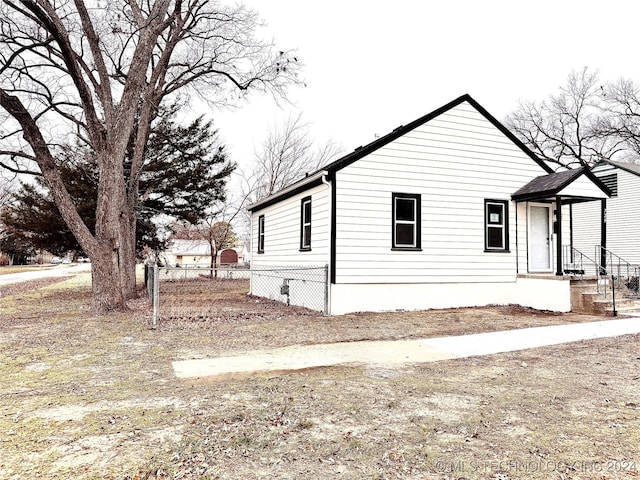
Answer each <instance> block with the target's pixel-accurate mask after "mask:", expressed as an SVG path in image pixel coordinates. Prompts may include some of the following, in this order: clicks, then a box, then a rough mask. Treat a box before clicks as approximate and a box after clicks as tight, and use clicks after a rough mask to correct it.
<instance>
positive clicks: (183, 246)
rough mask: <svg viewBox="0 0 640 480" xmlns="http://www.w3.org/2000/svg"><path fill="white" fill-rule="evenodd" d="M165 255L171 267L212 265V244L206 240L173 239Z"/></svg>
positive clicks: (206, 266) (205, 266)
mask: <svg viewBox="0 0 640 480" xmlns="http://www.w3.org/2000/svg"><path fill="white" fill-rule="evenodd" d="M164 256H165V258H166V263H167V265H168V266H170V267H204V268H208V267H210V266H211V246H210V245H209V242H207V241H206V240H182V239H175V240H172V241H171V243H170V244H169V246H168V247H167V250H166V251H165V252H164Z"/></svg>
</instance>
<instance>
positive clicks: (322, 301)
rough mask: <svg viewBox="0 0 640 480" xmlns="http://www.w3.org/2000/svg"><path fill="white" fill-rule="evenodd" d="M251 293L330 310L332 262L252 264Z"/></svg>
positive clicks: (302, 305) (300, 305) (290, 303)
mask: <svg viewBox="0 0 640 480" xmlns="http://www.w3.org/2000/svg"><path fill="white" fill-rule="evenodd" d="M249 293H251V294H252V295H256V296H258V297H265V298H270V299H272V300H278V301H280V302H284V303H286V304H287V305H297V306H299V307H306V308H310V309H311V310H319V311H321V312H323V313H327V307H328V297H329V284H328V266H327V265H320V266H305V267H255V268H252V269H251V286H250V291H249Z"/></svg>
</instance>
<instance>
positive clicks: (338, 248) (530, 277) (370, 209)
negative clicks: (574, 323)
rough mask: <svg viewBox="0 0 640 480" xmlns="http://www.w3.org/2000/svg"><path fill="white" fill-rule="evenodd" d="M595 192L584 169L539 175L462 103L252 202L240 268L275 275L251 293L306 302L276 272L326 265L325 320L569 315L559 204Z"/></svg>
mask: <svg viewBox="0 0 640 480" xmlns="http://www.w3.org/2000/svg"><path fill="white" fill-rule="evenodd" d="M607 197H608V189H607V188H606V187H604V186H603V185H602V183H601V182H599V181H598V180H597V179H596V178H595V177H594V176H593V175H592V174H591V172H589V171H588V170H585V169H581V170H574V171H570V172H562V173H553V171H552V170H551V168H550V167H549V166H547V165H546V164H545V163H544V162H543V161H541V160H540V159H539V158H538V157H536V155H535V154H534V153H532V152H531V151H530V150H529V149H528V148H527V147H525V146H524V145H523V144H522V142H520V141H519V140H518V139H517V138H516V137H515V136H514V135H513V134H512V133H511V132H509V131H508V130H507V129H506V128H505V127H504V126H503V125H502V124H501V123H500V122H498V121H497V120H496V119H495V118H494V117H493V116H492V115H491V114H489V113H488V112H487V111H486V110H485V109H484V108H483V107H482V106H480V105H479V104H478V103H477V102H476V101H475V100H474V99H473V98H471V97H470V96H469V95H463V96H461V97H459V98H457V99H455V100H454V101H452V102H450V103H448V104H446V105H444V106H442V107H441V108H439V109H437V110H435V111H433V112H431V113H429V114H427V115H425V116H423V117H421V118H419V119H417V120H415V121H413V122H411V123H409V124H407V125H403V126H400V127H398V128H396V129H395V130H393V131H392V132H391V133H389V134H388V135H386V136H384V137H381V138H378V139H376V140H375V141H373V142H372V143H370V144H368V145H365V146H362V147H358V148H357V149H356V150H355V151H353V152H352V153H350V154H348V155H346V156H344V157H342V158H340V159H338V160H336V161H334V162H333V163H331V164H329V165H327V166H326V167H325V168H323V169H322V170H320V171H317V172H315V173H313V174H311V175H308V176H307V177H306V178H304V179H303V180H301V181H299V182H298V183H295V184H293V185H291V186H289V187H288V188H285V189H284V190H282V191H280V192H278V193H276V194H274V195H272V196H270V197H268V198H266V199H264V200H262V201H260V202H258V203H256V204H254V205H252V206H251V207H250V208H249V210H250V211H251V215H252V245H251V254H252V258H251V265H252V269H258V270H259V269H264V270H268V269H273V270H274V273H273V274H272V275H271V277H278V276H279V277H280V278H279V279H278V282H275V281H274V282H271V283H270V284H268V285H267V284H266V283H263V282H259V281H257V280H256V281H253V279H252V282H251V293H252V294H255V295H261V296H265V297H270V298H273V299H278V300H282V301H288V302H290V303H295V304H299V305H305V306H310V303H309V302H310V301H309V300H308V299H306V298H305V296H304V295H301V294H297V293H296V292H298V291H302V289H304V288H308V287H309V285H308V281H306V280H305V279H304V278H303V277H302V275H300V276H297V275H294V274H292V273H291V272H290V271H289V272H285V273H283V274H281V275H279V274H278V273H277V271H276V270H277V269H278V268H282V267H284V266H289V267H296V268H299V269H301V268H304V267H305V266H307V267H312V266H323V265H326V266H327V267H326V268H327V271H328V284H327V287H326V290H325V292H324V295H325V297H326V302H325V306H324V310H325V311H326V312H327V313H329V314H342V313H347V312H354V311H388V310H398V309H401V310H416V309H428V308H448V307H464V306H480V305H490V304H520V305H523V306H530V307H534V308H539V309H549V310H557V311H569V310H570V309H571V300H570V288H569V279H568V278H566V277H564V276H563V270H564V264H563V258H562V247H563V245H568V244H569V241H570V239H571V231H570V228H571V222H570V221H569V220H570V216H569V215H568V213H569V209H570V205H571V204H573V203H576V202H585V201H593V200H600V199H605V198H607ZM598 203H599V202H598ZM557 225H560V226H561V228H558V227H557ZM314 308H315V307H314Z"/></svg>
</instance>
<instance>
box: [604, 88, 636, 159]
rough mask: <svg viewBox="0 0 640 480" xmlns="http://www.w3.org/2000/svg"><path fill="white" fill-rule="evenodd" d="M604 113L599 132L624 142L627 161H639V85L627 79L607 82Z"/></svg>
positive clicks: (624, 156)
mask: <svg viewBox="0 0 640 480" xmlns="http://www.w3.org/2000/svg"><path fill="white" fill-rule="evenodd" d="M604 97H605V103H604V108H605V110H606V115H604V116H603V118H602V119H601V121H600V124H599V126H598V128H599V130H600V133H601V134H602V135H606V136H609V137H612V138H617V139H619V140H620V141H622V142H624V145H625V146H626V152H625V153H624V154H623V155H622V156H623V158H624V159H625V160H627V161H631V162H638V161H640V87H639V86H638V85H637V84H636V83H635V82H633V81H632V80H628V79H620V80H618V81H617V82H612V83H608V84H607V86H606V87H605V89H604Z"/></svg>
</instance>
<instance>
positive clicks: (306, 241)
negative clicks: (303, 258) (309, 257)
mask: <svg viewBox="0 0 640 480" xmlns="http://www.w3.org/2000/svg"><path fill="white" fill-rule="evenodd" d="M300 250H302V251H307V250H311V197H304V198H303V199H302V200H301V201H300Z"/></svg>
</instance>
